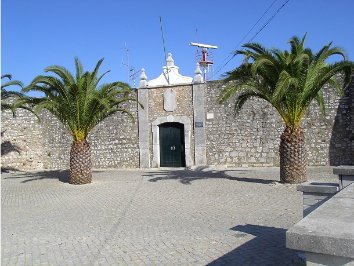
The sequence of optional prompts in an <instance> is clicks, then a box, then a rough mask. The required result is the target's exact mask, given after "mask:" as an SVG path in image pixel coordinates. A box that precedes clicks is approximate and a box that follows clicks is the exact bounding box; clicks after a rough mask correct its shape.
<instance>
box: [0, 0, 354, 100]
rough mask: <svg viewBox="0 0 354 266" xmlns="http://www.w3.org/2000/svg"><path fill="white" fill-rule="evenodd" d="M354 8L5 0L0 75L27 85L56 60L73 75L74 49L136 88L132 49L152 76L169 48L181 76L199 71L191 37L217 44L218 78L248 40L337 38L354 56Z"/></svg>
mask: <svg viewBox="0 0 354 266" xmlns="http://www.w3.org/2000/svg"><path fill="white" fill-rule="evenodd" d="M353 10H354V1H353V0H339V1H333V0H225V1H212V0H204V1H193V0H189V1H186V0H179V1H157V0H150V1H146V0H145V1H141V0H135V1H121V0H100V1H98V0H85V1H84V0H61V1H54V0H32V1H28V0H2V1H1V75H4V74H11V75H12V77H13V79H16V80H20V81H21V82H23V83H24V85H28V84H29V83H30V82H31V81H32V79H33V78H34V77H35V76H37V75H42V74H45V72H44V69H45V68H46V67H48V66H51V65H60V66H63V67H65V68H67V69H68V70H69V71H71V72H72V73H73V74H75V65H74V57H75V56H78V57H79V58H80V60H81V62H82V64H83V66H84V69H85V70H86V71H92V70H93V69H94V67H95V66H96V64H97V62H98V61H99V60H100V59H101V58H104V61H103V63H102V65H101V67H100V74H103V73H104V72H105V71H107V70H110V72H109V73H108V74H106V75H105V77H104V78H103V80H102V82H113V81H124V82H128V81H129V83H130V85H131V86H132V87H134V83H133V82H134V81H133V80H128V75H127V64H128V54H129V69H133V68H134V71H135V72H138V71H140V70H141V69H142V68H144V69H145V73H146V75H147V77H148V79H147V80H148V81H149V80H151V79H155V78H157V77H158V76H159V75H160V74H161V73H162V67H163V66H164V65H165V53H164V48H165V50H166V53H172V57H173V59H174V62H175V65H176V66H178V67H179V73H180V74H181V75H184V76H189V77H194V75H195V74H194V71H195V69H196V52H197V48H196V47H193V46H190V45H189V43H190V42H199V43H203V44H209V45H215V46H217V47H218V48H217V49H215V50H214V49H213V50H209V51H211V52H213V62H214V65H213V69H214V79H220V78H222V74H224V73H225V72H227V71H230V70H232V69H234V68H235V67H237V66H239V65H240V63H241V62H242V59H243V57H242V56H241V55H239V56H236V57H233V56H232V55H233V51H234V50H235V49H241V48H242V47H241V46H242V44H244V43H247V42H249V41H253V42H257V43H260V44H262V45H264V46H266V47H277V48H280V49H282V50H284V49H289V47H290V46H289V44H287V41H288V40H289V39H290V38H291V37H293V36H295V35H296V36H298V37H300V38H302V37H303V36H304V35H305V33H307V37H306V42H305V46H306V47H309V48H311V49H312V50H313V51H315V52H317V51H318V50H319V49H321V48H322V47H323V46H324V45H326V44H328V43H330V42H333V44H332V45H333V46H340V47H342V48H344V49H345V50H346V51H347V54H348V59H349V60H353V61H354V35H353V15H354V14H353ZM160 17H161V21H162V28H163V36H164V44H163V38H162V31H161V23H160ZM127 50H129V53H127ZM338 59H340V58H336V59H333V60H338ZM132 73H133V71H130V72H129V74H132ZM139 75H140V73H137V74H136V78H135V83H136V86H138V84H139V80H140V79H139ZM208 78H209V79H212V68H209V73H208ZM9 88H11V90H17V87H16V86H13V87H9ZM29 95H31V96H38V95H37V94H36V93H30V94H29Z"/></svg>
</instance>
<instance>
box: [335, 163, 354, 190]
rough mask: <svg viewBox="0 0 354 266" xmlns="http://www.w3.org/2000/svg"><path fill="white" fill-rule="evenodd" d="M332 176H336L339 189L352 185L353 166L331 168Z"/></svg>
mask: <svg viewBox="0 0 354 266" xmlns="http://www.w3.org/2000/svg"><path fill="white" fill-rule="evenodd" d="M333 174H335V175H338V182H339V189H342V188H345V187H346V186H348V185H350V184H351V183H354V165H341V166H337V167H334V168H333Z"/></svg>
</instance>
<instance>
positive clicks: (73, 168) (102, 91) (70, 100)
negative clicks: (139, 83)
mask: <svg viewBox="0 0 354 266" xmlns="http://www.w3.org/2000/svg"><path fill="white" fill-rule="evenodd" d="M102 62H103V58H102V59H101V60H100V61H98V63H97V65H96V67H95V69H94V71H93V72H88V71H87V72H84V69H83V66H82V64H81V61H80V60H79V58H77V57H75V67H76V76H75V77H74V76H73V75H72V74H71V73H70V72H69V71H68V70H67V69H65V68H64V67H61V66H57V65H54V66H50V67H48V68H46V69H45V72H52V73H54V74H56V75H57V76H58V77H57V76H50V75H48V76H44V75H40V76H37V77H35V78H34V79H33V81H32V82H31V84H30V85H29V86H27V87H26V88H24V90H23V91H25V92H28V91H40V92H42V93H44V94H45V97H42V98H38V99H35V101H34V103H35V104H36V108H35V111H36V113H39V112H40V111H41V110H42V109H46V110H48V111H49V112H50V113H51V114H52V115H54V116H55V117H56V118H57V119H58V120H59V121H60V122H61V123H62V124H63V125H64V127H65V128H66V129H67V130H68V131H69V132H70V133H71V135H72V137H73V142H72V145H71V151H70V181H69V183H70V184H87V183H91V181H92V174H91V167H92V163H91V147H90V143H89V142H88V141H87V140H86V137H87V136H88V134H89V133H90V132H91V130H92V129H93V128H94V127H95V126H96V125H98V124H99V123H100V122H102V121H103V120H104V119H106V118H107V117H109V116H111V115H113V114H115V113H117V112H121V113H125V114H127V115H128V116H129V117H130V118H131V119H132V120H133V122H134V118H133V115H132V114H131V113H130V112H129V111H127V110H125V109H124V108H121V107H120V105H121V104H122V103H123V102H126V101H136V102H138V101H137V100H136V99H133V98H129V93H130V92H131V88H130V87H129V85H128V84H126V83H123V82H112V83H105V84H102V85H100V86H98V84H99V82H100V81H101V79H102V77H103V76H104V75H105V74H107V73H108V72H109V71H107V72H105V73H104V74H102V75H101V76H98V70H99V67H100V65H101V64H102ZM139 104H140V103H139Z"/></svg>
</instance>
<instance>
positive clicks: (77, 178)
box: [69, 139, 92, 185]
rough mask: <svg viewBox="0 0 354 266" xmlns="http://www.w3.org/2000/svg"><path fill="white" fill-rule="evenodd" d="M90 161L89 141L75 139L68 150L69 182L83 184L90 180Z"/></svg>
mask: <svg viewBox="0 0 354 266" xmlns="http://www.w3.org/2000/svg"><path fill="white" fill-rule="evenodd" d="M91 168H92V162H91V147H90V143H88V142H87V141H86V139H83V140H75V141H73V143H72V144H71V151H70V180H69V183H70V184H74V185H83V184H88V183H91V181H92V173H91Z"/></svg>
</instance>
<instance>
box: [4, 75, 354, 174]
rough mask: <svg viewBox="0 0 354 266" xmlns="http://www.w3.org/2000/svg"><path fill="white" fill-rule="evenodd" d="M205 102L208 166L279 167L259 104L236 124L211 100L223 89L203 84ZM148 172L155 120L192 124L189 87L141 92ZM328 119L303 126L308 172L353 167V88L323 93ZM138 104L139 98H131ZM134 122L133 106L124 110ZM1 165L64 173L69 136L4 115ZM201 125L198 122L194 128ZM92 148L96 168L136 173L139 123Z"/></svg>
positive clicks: (108, 128)
mask: <svg viewBox="0 0 354 266" xmlns="http://www.w3.org/2000/svg"><path fill="white" fill-rule="evenodd" d="M201 85H204V86H205V87H204V95H205V102H204V106H205V121H204V122H205V123H204V127H205V128H204V129H205V142H206V143H205V144H206V157H207V164H209V165H221V166H223V165H224V166H225V165H226V166H236V167H239V166H243V167H247V166H278V165H279V155H278V147H279V137H280V135H281V133H282V131H283V129H284V122H283V121H282V119H281V118H280V116H279V114H278V113H277V112H276V111H274V109H273V108H272V107H271V106H270V105H269V104H268V103H266V102H265V101H262V100H260V99H252V100H250V101H248V102H247V103H246V104H245V106H244V108H243V109H242V110H241V112H240V113H239V114H238V115H237V116H235V114H234V106H233V101H232V100H230V101H228V102H226V103H224V104H222V105H219V104H217V103H216V99H217V97H218V95H219V93H220V90H221V89H222V83H220V82H218V81H215V82H207V83H205V84H203V83H202V84H201ZM167 89H173V90H174V91H175V92H176V100H177V108H176V109H175V110H174V111H172V112H167V111H165V110H164V108H163V94H164V92H165V91H166V90H167ZM146 90H147V91H148V95H149V101H148V106H146V107H147V108H148V119H147V120H148V128H149V132H150V134H149V146H150V148H149V154H150V166H151V165H152V163H151V162H152V159H153V147H152V139H153V136H152V134H151V123H152V122H154V121H155V120H156V119H157V118H159V117H168V116H170V115H172V116H183V117H187V118H188V119H190V122H191V124H192V125H194V122H195V121H193V117H194V116H193V91H192V90H193V86H192V85H183V86H168V87H167V86H166V87H162V88H147V89H146ZM324 92H325V93H324V99H325V105H326V115H325V116H323V115H322V114H321V112H320V110H319V108H318V107H317V105H316V104H315V103H314V104H312V106H311V107H310V109H309V110H308V112H307V113H306V115H305V116H304V118H303V121H302V124H301V125H302V127H303V128H304V130H305V134H306V144H307V149H308V153H307V154H308V164H309V165H343V164H346V165H354V80H353V82H352V83H351V86H350V87H349V88H347V89H346V90H345V97H344V98H342V99H340V98H339V96H338V95H337V94H336V93H335V92H334V90H333V89H331V88H325V89H324ZM131 96H132V97H133V98H137V90H135V91H134V92H133V93H132V95H131ZM126 107H127V109H128V110H130V111H131V112H132V114H133V116H134V117H135V119H137V115H138V112H137V110H138V108H137V104H136V103H135V102H134V103H126ZM1 117H2V121H1V124H2V129H1V138H2V139H1V165H2V166H3V167H9V168H15V169H19V170H28V169H40V168H47V169H66V168H68V167H69V153H70V147H71V142H72V140H71V136H70V135H69V133H67V131H66V130H65V129H64V128H63V126H62V125H61V124H60V123H59V122H58V121H57V120H56V119H55V118H53V117H52V116H51V115H50V114H48V113H46V112H43V113H42V114H41V118H42V122H41V123H38V122H37V120H36V118H35V117H34V116H33V115H32V114H31V113H29V112H28V111H24V110H18V111H17V117H16V118H13V117H12V115H11V113H7V112H2V114H1ZM198 122H199V121H198ZM190 133H191V134H190V135H191V137H190V138H191V139H190V141H191V143H190V144H191V145H190V147H191V158H192V161H194V129H193V127H192V129H191V132H190ZM88 140H89V141H90V142H91V143H92V150H93V156H92V159H93V167H94V168H138V167H139V133H138V123H137V122H136V123H135V124H133V123H132V122H131V120H130V118H129V117H128V116H127V115H125V114H117V115H115V116H113V117H111V118H108V119H107V120H105V121H104V122H103V123H102V124H100V125H98V126H97V127H96V128H95V129H94V130H93V131H92V132H91V133H90V134H89V137H88Z"/></svg>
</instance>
